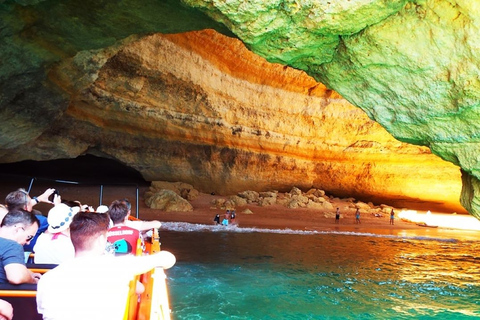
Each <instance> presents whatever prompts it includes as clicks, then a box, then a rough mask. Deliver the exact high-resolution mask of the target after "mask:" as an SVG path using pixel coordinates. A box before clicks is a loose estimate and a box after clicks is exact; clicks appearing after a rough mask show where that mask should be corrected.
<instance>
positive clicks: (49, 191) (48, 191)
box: [31, 188, 55, 206]
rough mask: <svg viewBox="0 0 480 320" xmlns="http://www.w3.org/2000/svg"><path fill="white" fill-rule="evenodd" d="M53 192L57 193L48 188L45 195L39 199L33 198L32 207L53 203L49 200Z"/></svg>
mask: <svg viewBox="0 0 480 320" xmlns="http://www.w3.org/2000/svg"><path fill="white" fill-rule="evenodd" d="M53 192H55V189H54V188H48V189H47V190H45V192H44V193H42V194H41V195H39V196H38V197H33V198H32V200H31V204H32V206H34V205H36V204H38V203H40V202H46V203H52V202H51V201H50V200H48V197H50V195H51V194H52V193H53Z"/></svg>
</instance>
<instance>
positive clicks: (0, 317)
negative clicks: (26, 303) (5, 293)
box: [0, 299, 13, 320]
mask: <svg viewBox="0 0 480 320" xmlns="http://www.w3.org/2000/svg"><path fill="white" fill-rule="evenodd" d="M12 318H13V307H12V305H11V304H10V303H9V302H7V301H5V300H2V299H0V320H12Z"/></svg>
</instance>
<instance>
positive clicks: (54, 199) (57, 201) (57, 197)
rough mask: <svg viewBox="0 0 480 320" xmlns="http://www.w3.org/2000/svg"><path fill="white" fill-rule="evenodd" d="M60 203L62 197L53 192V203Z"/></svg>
mask: <svg viewBox="0 0 480 320" xmlns="http://www.w3.org/2000/svg"><path fill="white" fill-rule="evenodd" d="M60 203H62V197H61V196H60V195H59V194H54V195H53V205H55V206H56V205H57V204H60Z"/></svg>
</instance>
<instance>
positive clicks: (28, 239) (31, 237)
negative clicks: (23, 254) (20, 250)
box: [20, 227, 35, 242]
mask: <svg viewBox="0 0 480 320" xmlns="http://www.w3.org/2000/svg"><path fill="white" fill-rule="evenodd" d="M20 228H22V230H23V231H25V228H24V227H20ZM33 237H35V236H34V235H33V236H32V235H28V236H27V242H28V241H30V240H32V239H33Z"/></svg>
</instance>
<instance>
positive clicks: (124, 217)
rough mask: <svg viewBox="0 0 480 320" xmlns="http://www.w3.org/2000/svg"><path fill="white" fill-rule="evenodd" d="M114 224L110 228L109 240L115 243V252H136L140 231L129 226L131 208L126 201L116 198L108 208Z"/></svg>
mask: <svg viewBox="0 0 480 320" xmlns="http://www.w3.org/2000/svg"><path fill="white" fill-rule="evenodd" d="M108 213H109V215H110V219H111V220H112V222H113V226H112V227H111V228H110V229H108V233H107V240H108V242H109V243H111V244H113V246H114V248H115V254H116V255H121V254H135V252H136V248H137V242H138V239H139V238H140V232H139V231H138V230H137V229H135V228H132V227H129V226H127V221H128V216H129V209H128V206H127V204H126V202H125V201H121V200H115V201H113V202H112V204H110V207H109V208H108Z"/></svg>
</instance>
